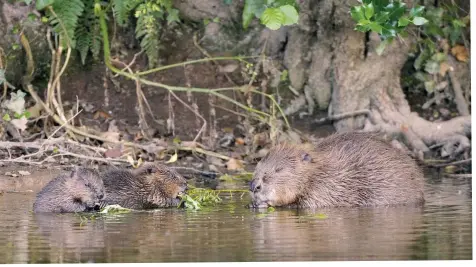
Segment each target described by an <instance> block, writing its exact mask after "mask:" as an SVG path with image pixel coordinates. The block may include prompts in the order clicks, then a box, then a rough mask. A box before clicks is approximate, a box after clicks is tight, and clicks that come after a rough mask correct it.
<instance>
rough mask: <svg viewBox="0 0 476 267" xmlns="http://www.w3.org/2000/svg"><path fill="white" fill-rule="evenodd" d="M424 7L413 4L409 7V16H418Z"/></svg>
mask: <svg viewBox="0 0 476 267" xmlns="http://www.w3.org/2000/svg"><path fill="white" fill-rule="evenodd" d="M423 9H425V7H424V6H415V7H413V8H411V9H410V17H418V16H419V15H420V14H421V12H422V11H423Z"/></svg>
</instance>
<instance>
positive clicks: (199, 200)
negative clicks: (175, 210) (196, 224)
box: [178, 188, 248, 210]
mask: <svg viewBox="0 0 476 267" xmlns="http://www.w3.org/2000/svg"><path fill="white" fill-rule="evenodd" d="M224 193H228V194H230V197H233V193H241V195H240V198H243V196H244V195H245V194H246V193H248V190H244V189H221V190H213V189H209V188H192V189H190V190H188V192H187V194H182V195H180V196H179V197H180V198H181V200H182V201H180V203H179V205H178V206H179V207H181V206H182V204H183V205H184V208H185V209H187V210H200V209H202V207H204V206H215V205H216V204H219V203H221V202H222V199H221V197H220V194H224Z"/></svg>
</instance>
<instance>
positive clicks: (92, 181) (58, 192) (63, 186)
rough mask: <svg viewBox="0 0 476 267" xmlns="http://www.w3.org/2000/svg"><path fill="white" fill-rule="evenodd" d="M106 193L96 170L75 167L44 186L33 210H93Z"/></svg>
mask: <svg viewBox="0 0 476 267" xmlns="http://www.w3.org/2000/svg"><path fill="white" fill-rule="evenodd" d="M104 193H105V190H104V184H103V182H102V180H101V178H100V177H99V174H98V173H97V172H96V171H94V170H90V169H86V168H82V167H75V168H74V169H73V171H72V172H71V173H70V174H62V175H60V176H58V177H56V178H54V179H53V180H51V181H50V182H49V183H47V184H46V185H45V187H43V189H42V190H41V191H40V192H39V193H38V194H37V197H36V201H35V203H34V204H33V211H34V212H35V213H37V212H59V213H65V212H84V211H92V210H94V209H95V208H96V207H97V205H98V204H99V201H100V200H101V199H103V198H104Z"/></svg>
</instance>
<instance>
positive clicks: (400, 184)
mask: <svg viewBox="0 0 476 267" xmlns="http://www.w3.org/2000/svg"><path fill="white" fill-rule="evenodd" d="M423 187H424V176H423V172H422V170H421V169H420V168H419V166H418V165H417V164H416V162H415V161H414V160H413V159H412V158H411V157H410V156H408V155H407V154H405V153H403V152H401V151H400V150H398V149H396V148H393V147H392V146H391V145H390V144H389V143H387V142H386V141H384V140H382V139H380V138H378V137H376V136H375V135H373V134H369V133H358V132H349V133H341V134H334V135H331V136H329V137H327V138H324V139H322V140H321V141H319V142H318V143H316V144H315V145H310V144H306V145H291V144H280V145H277V146H275V147H274V148H272V149H271V150H270V152H269V153H268V154H267V155H266V156H265V157H264V158H263V159H262V160H261V161H260V162H259V163H258V165H257V166H256V170H255V172H254V174H253V179H252V181H251V184H250V191H251V197H252V206H254V207H266V206H291V207H302V208H321V207H332V206H347V207H350V206H376V205H393V204H406V203H423V202H424V194H423Z"/></svg>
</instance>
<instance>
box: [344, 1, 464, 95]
mask: <svg viewBox="0 0 476 267" xmlns="http://www.w3.org/2000/svg"><path fill="white" fill-rule="evenodd" d="M360 2H361V4H360V5H357V6H354V7H352V8H351V16H352V18H353V19H354V20H355V21H356V27H355V29H356V30H357V31H361V32H368V31H373V32H376V33H378V34H379V35H380V37H381V40H382V42H381V43H380V45H379V46H378V47H377V49H376V52H377V53H378V54H379V55H380V54H381V53H382V52H383V51H384V49H385V46H386V45H387V44H389V43H390V42H392V41H393V40H394V38H395V37H397V36H399V35H401V36H405V35H407V34H408V32H411V31H410V30H409V29H408V26H409V25H410V24H414V25H416V26H420V27H419V28H418V34H415V33H413V34H414V35H416V36H417V37H419V38H418V43H417V45H416V46H415V47H414V49H413V51H412V54H413V55H414V56H415V61H414V64H413V67H414V70H415V74H414V77H413V79H410V80H409V81H408V82H407V83H409V84H407V86H410V87H413V88H416V89H418V88H420V87H424V88H425V90H426V91H427V93H429V94H430V93H433V92H434V90H435V89H438V88H439V89H441V88H443V87H444V86H445V84H446V83H445V82H444V81H443V82H442V81H441V79H442V78H443V77H444V76H445V75H446V73H447V71H448V70H449V69H450V67H449V64H448V62H447V56H448V54H449V53H451V54H453V55H454V56H455V57H456V58H457V59H458V60H460V61H467V60H468V54H469V53H468V51H467V48H466V47H464V46H462V45H459V44H461V43H463V40H462V36H463V29H464V28H465V27H466V25H469V16H467V17H465V18H462V19H460V18H458V15H457V9H458V7H457V6H455V5H452V6H450V5H444V6H442V7H433V6H428V7H422V6H415V7H413V8H410V9H409V8H408V7H406V5H405V3H403V2H401V1H391V0H363V1H360ZM438 74H440V75H439V76H438Z"/></svg>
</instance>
